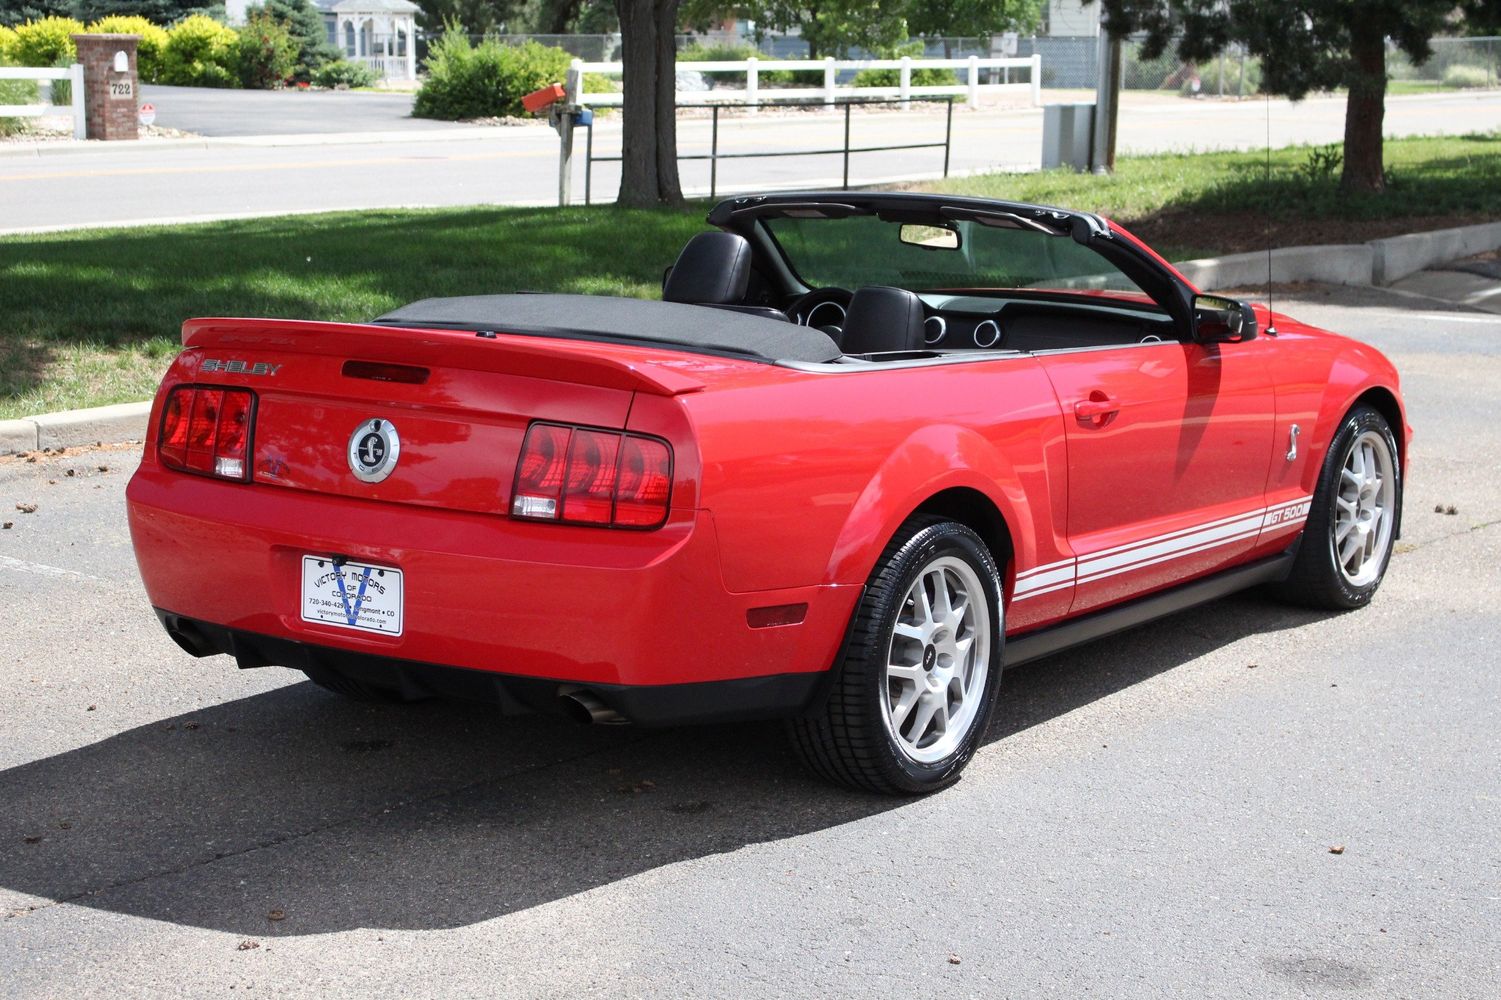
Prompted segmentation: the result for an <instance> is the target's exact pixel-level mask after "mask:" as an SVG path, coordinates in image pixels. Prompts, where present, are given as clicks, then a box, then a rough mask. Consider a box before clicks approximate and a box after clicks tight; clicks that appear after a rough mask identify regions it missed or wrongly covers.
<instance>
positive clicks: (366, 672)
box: [156, 608, 828, 726]
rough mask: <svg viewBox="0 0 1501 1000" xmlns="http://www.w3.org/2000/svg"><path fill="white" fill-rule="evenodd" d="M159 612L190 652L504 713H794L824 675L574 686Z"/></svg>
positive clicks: (662, 721)
mask: <svg viewBox="0 0 1501 1000" xmlns="http://www.w3.org/2000/svg"><path fill="white" fill-rule="evenodd" d="M156 614H157V617H159V618H160V619H161V620H162V625H163V626H165V627H166V629H167V633H168V634H169V635H171V636H172V638H173V639H174V640H175V641H176V642H177V644H178V645H179V646H181V647H182V648H183V649H185V650H187V651H188V652H189V653H192V654H193V655H194V656H212V655H214V654H217V653H223V654H226V655H228V656H233V657H234V658H235V662H236V663H237V664H239V666H241V667H264V666H284V667H293V668H295V669H298V670H304V671H307V672H308V673H310V674H314V675H318V674H330V673H331V674H337V675H339V676H341V677H347V678H351V679H353V680H357V681H362V682H364V683H367V684H371V685H375V686H377V687H380V688H383V689H385V690H388V691H391V692H395V693H397V694H398V695H400V696H401V697H403V698H406V699H409V700H414V701H415V700H418V699H422V698H434V697H436V698H454V699H462V700H465V701H478V702H485V703H488V704H493V705H497V706H499V707H500V708H501V709H502V710H503V711H505V712H507V713H521V712H547V711H557V710H564V711H568V710H569V706H568V705H567V703H566V702H565V699H564V695H565V694H566V695H571V696H573V697H574V698H579V699H582V700H580V701H574V702H573V705H572V711H573V714H583V713H585V712H587V710H586V709H584V708H583V707H582V706H583V705H584V704H587V703H589V702H593V703H597V704H598V705H600V706H602V707H603V708H604V709H606V710H607V713H606V715H607V721H617V719H616V718H615V717H618V721H625V722H631V723H635V724H636V725H643V726H668V725H681V724H684V723H706V722H741V721H745V720H749V719H771V718H786V717H789V716H794V715H798V714H801V713H802V712H803V711H805V710H806V709H807V708H808V707H809V706H810V705H811V704H813V702H814V701H815V699H816V698H817V697H818V696H819V694H820V692H821V689H822V687H823V683H824V681H825V679H826V678H827V677H828V674H827V672H817V673H799V674H775V675H772V676H767V677H746V678H740V679H736V680H723V681H704V682H700V683H690V684H652V685H638V686H629V685H621V684H598V683H595V684H587V685H579V684H574V683H571V682H568V681H564V680H559V679H557V678H541V677H522V676H517V675H515V674H499V673H495V672H493V671H489V670H467V669H464V668H462V667H451V666H446V665H443V664H438V663H417V662H414V661H411V660H401V659H396V658H394V657H389V656H378V655H375V654H371V653H354V652H350V651H349V650H345V649H337V648H334V647H331V646H320V645H317V644H314V643H308V642H299V641H296V640H292V639H284V638H278V637H276V636H269V635H257V634H255V633H254V632H244V631H241V630H238V629H230V628H224V627H223V626H221V625H214V624H212V623H210V622H201V621H195V620H193V619H191V618H184V617H183V616H182V615H177V614H173V613H172V612H170V611H163V610H162V609H161V608H157V609H156Z"/></svg>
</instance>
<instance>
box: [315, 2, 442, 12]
mask: <svg viewBox="0 0 1501 1000" xmlns="http://www.w3.org/2000/svg"><path fill="white" fill-rule="evenodd" d="M313 3H314V5H315V6H317V8H318V9H319V10H320V11H322V12H323V13H325V14H334V13H339V14H354V13H361V14H415V13H417V12H418V11H420V10H421V9H422V8H420V7H418V6H417V5H416V4H414V3H412V2H411V0H313Z"/></svg>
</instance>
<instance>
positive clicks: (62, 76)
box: [0, 63, 88, 139]
mask: <svg viewBox="0 0 1501 1000" xmlns="http://www.w3.org/2000/svg"><path fill="white" fill-rule="evenodd" d="M0 80H37V81H40V82H42V83H44V84H45V85H46V87H47V102H46V103H38V104H0V118H40V117H42V116H43V115H50V114H52V113H53V112H54V111H55V110H56V109H57V106H56V105H54V104H53V103H52V81H54V80H67V81H68V82H70V83H71V84H72V85H73V86H72V87H70V88H69V89H70V90H71V91H72V93H71V94H70V95H69V96H70V97H71V100H72V108H73V138H75V139H83V138H85V137H86V136H87V135H88V122H87V119H85V118H84V114H83V67H82V66H81V65H79V64H78V63H74V64H73V65H72V66H64V67H61V68H57V69H50V68H48V69H44V68H40V67H32V66H0Z"/></svg>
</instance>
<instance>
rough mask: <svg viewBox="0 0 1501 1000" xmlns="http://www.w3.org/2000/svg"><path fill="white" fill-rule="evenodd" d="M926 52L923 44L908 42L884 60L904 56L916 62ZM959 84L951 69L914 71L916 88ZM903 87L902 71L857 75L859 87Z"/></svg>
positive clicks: (899, 46) (894, 70)
mask: <svg viewBox="0 0 1501 1000" xmlns="http://www.w3.org/2000/svg"><path fill="white" fill-rule="evenodd" d="M924 51H925V49H924V46H923V43H922V42H908V43H907V44H906V45H898V46H897V47H896V48H895V49H893V50H892V51H891V52H890V53H888V54H887V55H886V56H885V57H884V58H886V59H900V58H901V57H902V56H912V57H913V59H914V61H915V60H916V59H918V58H921V56H922V54H923V52H924ZM958 83H959V77H958V75H957V74H956V73H955V72H954V71H953V70H951V69H921V68H918V67H916V66H914V67H913V69H912V86H914V87H954V86H957V85H958ZM901 85H902V71H901V70H899V69H862V70H861V71H860V72H858V73H856V74H855V86H857V87H900V86H901Z"/></svg>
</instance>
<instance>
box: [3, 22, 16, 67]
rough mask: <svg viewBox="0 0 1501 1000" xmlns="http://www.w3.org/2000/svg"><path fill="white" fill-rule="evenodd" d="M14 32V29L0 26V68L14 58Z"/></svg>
mask: <svg viewBox="0 0 1501 1000" xmlns="http://www.w3.org/2000/svg"><path fill="white" fill-rule="evenodd" d="M15 50H16V32H15V29H14V28H7V27H6V26H5V25H3V24H0V66H6V65H9V64H10V62H11V60H12V59H14V58H15V55H14V53H15Z"/></svg>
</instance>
